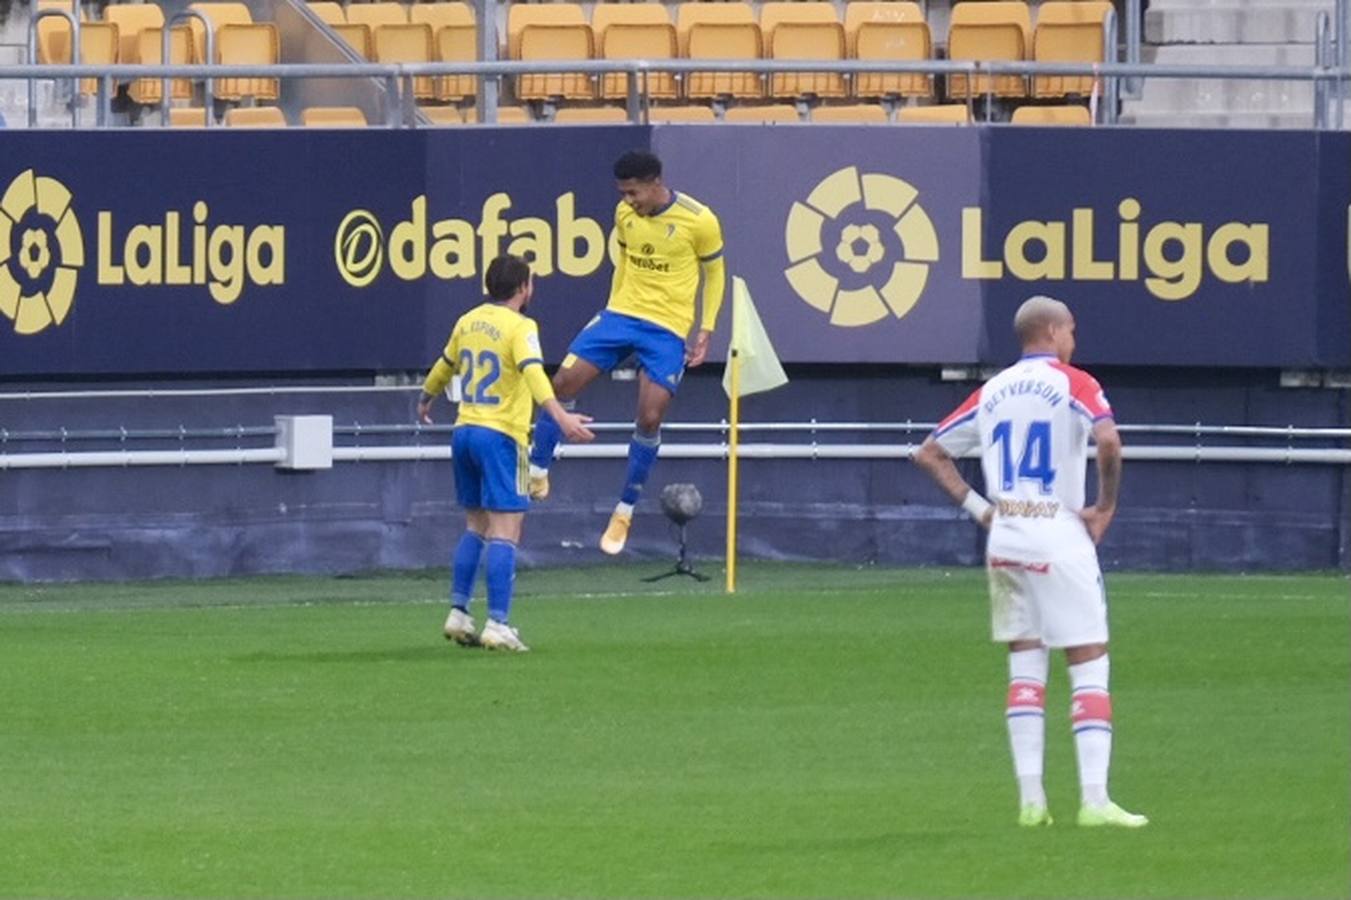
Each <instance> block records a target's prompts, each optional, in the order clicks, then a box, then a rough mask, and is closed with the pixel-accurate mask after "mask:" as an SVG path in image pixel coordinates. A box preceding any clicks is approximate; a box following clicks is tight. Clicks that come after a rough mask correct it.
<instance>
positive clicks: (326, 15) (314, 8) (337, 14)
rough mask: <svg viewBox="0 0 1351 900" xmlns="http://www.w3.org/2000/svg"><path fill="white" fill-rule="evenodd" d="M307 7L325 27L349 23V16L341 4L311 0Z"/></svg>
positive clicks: (326, 0)
mask: <svg viewBox="0 0 1351 900" xmlns="http://www.w3.org/2000/svg"><path fill="white" fill-rule="evenodd" d="M305 5H306V6H307V7H309V10H310V12H312V13H314V14H315V15H316V16H318V17H319V21H320V22H323V23H324V24H325V25H341V24H343V23H344V22H346V21H347V14H346V13H344V12H343V11H342V4H341V3H334V2H333V0H310V2H309V3H306V4H305Z"/></svg>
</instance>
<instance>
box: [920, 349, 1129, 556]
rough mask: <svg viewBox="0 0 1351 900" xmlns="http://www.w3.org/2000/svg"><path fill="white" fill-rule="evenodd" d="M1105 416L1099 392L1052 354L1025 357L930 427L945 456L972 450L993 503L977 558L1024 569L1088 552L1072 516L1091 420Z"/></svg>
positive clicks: (1079, 504) (1108, 413) (1080, 492)
mask: <svg viewBox="0 0 1351 900" xmlns="http://www.w3.org/2000/svg"><path fill="white" fill-rule="evenodd" d="M1110 418H1112V407H1111V406H1110V405H1109V404H1108V402H1107V397H1106V396H1105V395H1104V394H1103V392H1102V388H1101V386H1099V384H1098V382H1097V381H1096V380H1095V379H1094V378H1093V376H1092V375H1089V374H1088V373H1087V372H1084V371H1082V370H1080V369H1076V368H1074V367H1073V366H1070V365H1066V364H1065V363H1062V362H1060V361H1059V360H1058V359H1056V358H1055V356H1053V355H1052V354H1049V353H1046V354H1031V355H1028V356H1025V357H1023V358H1022V359H1020V360H1018V362H1017V363H1015V364H1014V365H1012V366H1009V367H1008V368H1007V369H1005V370H1004V371H1002V372H1000V373H999V374H998V375H996V376H995V377H994V378H991V379H990V380H989V381H987V382H986V383H985V384H984V385H982V386H981V387H980V388H979V389H977V390H976V391H975V392H974V393H972V394H971V396H970V397H968V398H966V401H965V402H964V403H962V405H961V406H959V407H957V409H955V410H953V412H952V413H951V414H950V415H949V416H948V417H947V418H945V419H944V420H943V421H942V422H940V423H939V424H938V427H937V428H936V429H934V433H933V436H934V439H935V440H937V441H938V443H939V444H941V445H942V447H943V449H944V450H946V451H947V452H948V453H949V454H951V455H952V456H954V457H957V456H961V455H962V454H964V453H966V452H967V451H969V450H972V449H975V448H980V453H981V467H982V469H983V471H984V473H985V492H986V496H987V497H988V498H989V499H990V502H991V503H993V504H994V505H995V516H994V523H993V524H992V526H991V528H990V543H989V546H988V549H987V550H986V553H987V554H988V555H989V556H991V557H1001V558H1009V559H1013V560H1021V561H1027V562H1034V561H1043V560H1050V559H1057V558H1061V557H1064V556H1068V555H1071V554H1078V553H1082V552H1084V550H1085V548H1087V550H1088V551H1089V552H1092V551H1093V542H1092V540H1091V539H1090V538H1089V536H1088V530H1087V529H1086V528H1085V527H1084V524H1083V520H1082V519H1080V518H1079V511H1080V510H1081V509H1083V506H1084V474H1085V470H1086V468H1087V464H1088V439H1089V437H1090V435H1091V434H1092V432H1093V423H1095V422H1097V421H1099V420H1102V419H1110Z"/></svg>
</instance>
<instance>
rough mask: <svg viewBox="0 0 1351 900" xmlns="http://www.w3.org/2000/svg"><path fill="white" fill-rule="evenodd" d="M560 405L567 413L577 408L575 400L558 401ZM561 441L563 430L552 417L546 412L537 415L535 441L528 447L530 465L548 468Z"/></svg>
mask: <svg viewBox="0 0 1351 900" xmlns="http://www.w3.org/2000/svg"><path fill="white" fill-rule="evenodd" d="M560 402H561V405H562V407H563V408H564V409H566V410H567V411H568V412H572V410H573V409H574V408H575V407H576V406H577V401H576V400H565V401H560ZM561 440H563V429H561V428H559V427H558V423H557V422H555V421H554V417H553V416H551V415H549V414H548V413H546V412H541V413H540V414H539V419H538V420H537V421H536V422H535V440H534V443H532V444H531V446H530V465H532V466H535V467H537V468H540V469H547V468H549V464H550V463H552V462H553V461H554V451H555V450H557V449H558V442H559V441H561Z"/></svg>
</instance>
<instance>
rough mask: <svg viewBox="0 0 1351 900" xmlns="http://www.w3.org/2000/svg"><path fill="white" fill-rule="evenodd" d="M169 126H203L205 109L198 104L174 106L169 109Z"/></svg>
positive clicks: (204, 125) (204, 123)
mask: <svg viewBox="0 0 1351 900" xmlns="http://www.w3.org/2000/svg"><path fill="white" fill-rule="evenodd" d="M169 127H170V128H205V127H206V110H205V109H203V108H202V107H200V106H175V107H173V108H172V109H170V110H169Z"/></svg>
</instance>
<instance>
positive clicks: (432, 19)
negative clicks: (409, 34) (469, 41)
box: [408, 3, 477, 33]
mask: <svg viewBox="0 0 1351 900" xmlns="http://www.w3.org/2000/svg"><path fill="white" fill-rule="evenodd" d="M408 21H409V22H412V23H413V24H414V25H430V26H431V27H432V32H433V33H435V32H436V31H439V30H440V29H442V28H445V27H447V26H452V27H456V28H462V27H465V26H468V27H470V28H473V27H475V23H476V21H477V20H476V19H475V18H474V8H473V7H472V6H470V5H469V4H468V3H414V4H413V5H412V6H410V7H408Z"/></svg>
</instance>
